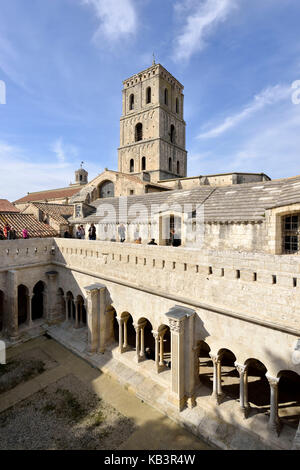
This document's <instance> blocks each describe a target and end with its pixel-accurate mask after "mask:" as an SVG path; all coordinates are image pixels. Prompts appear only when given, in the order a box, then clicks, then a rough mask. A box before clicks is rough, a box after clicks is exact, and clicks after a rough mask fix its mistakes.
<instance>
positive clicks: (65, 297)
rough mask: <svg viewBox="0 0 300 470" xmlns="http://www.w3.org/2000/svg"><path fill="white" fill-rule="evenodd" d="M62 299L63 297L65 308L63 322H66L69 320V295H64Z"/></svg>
mask: <svg viewBox="0 0 300 470" xmlns="http://www.w3.org/2000/svg"><path fill="white" fill-rule="evenodd" d="M64 299H65V309H66V318H65V322H67V321H68V320H69V297H68V296H67V295H65V296H64Z"/></svg>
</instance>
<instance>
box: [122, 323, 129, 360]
mask: <svg viewBox="0 0 300 470" xmlns="http://www.w3.org/2000/svg"><path fill="white" fill-rule="evenodd" d="M128 318H129V317H127V318H124V321H123V328H124V334H123V352H125V351H127V349H128V330H127V322H128Z"/></svg>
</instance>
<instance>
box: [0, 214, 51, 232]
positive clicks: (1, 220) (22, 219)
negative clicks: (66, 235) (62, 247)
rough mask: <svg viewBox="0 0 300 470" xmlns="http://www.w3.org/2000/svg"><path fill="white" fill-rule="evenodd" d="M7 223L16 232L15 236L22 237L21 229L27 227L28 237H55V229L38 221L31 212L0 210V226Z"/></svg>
mask: <svg viewBox="0 0 300 470" xmlns="http://www.w3.org/2000/svg"><path fill="white" fill-rule="evenodd" d="M6 223H8V224H9V225H10V227H13V228H14V229H15V231H16V232H17V237H18V238H22V230H23V229H24V228H27V230H28V233H29V237H30V238H40V237H43V238H44V237H55V236H57V231H56V230H54V229H53V228H52V227H50V225H48V224H44V223H43V222H39V221H38V220H36V219H35V217H34V216H33V215H31V214H21V213H18V212H0V227H1V228H2V229H3V227H4V225H5V224H6Z"/></svg>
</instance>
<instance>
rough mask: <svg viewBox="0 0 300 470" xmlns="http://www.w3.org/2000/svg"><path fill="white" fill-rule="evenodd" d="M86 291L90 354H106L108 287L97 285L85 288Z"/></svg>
mask: <svg viewBox="0 0 300 470" xmlns="http://www.w3.org/2000/svg"><path fill="white" fill-rule="evenodd" d="M85 290H86V292H87V326H88V350H89V352H90V353H95V352H101V353H104V351H105V329H106V318H105V309H106V286H105V285H103V284H98V283H95V284H92V285H90V286H87V287H85Z"/></svg>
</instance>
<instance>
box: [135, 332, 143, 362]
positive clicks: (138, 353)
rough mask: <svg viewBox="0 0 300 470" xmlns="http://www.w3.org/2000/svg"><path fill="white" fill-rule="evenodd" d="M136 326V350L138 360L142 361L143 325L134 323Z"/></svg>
mask: <svg viewBox="0 0 300 470" xmlns="http://www.w3.org/2000/svg"><path fill="white" fill-rule="evenodd" d="M133 326H134V329H135V333H136V336H135V351H136V357H135V359H136V362H140V361H141V356H140V348H141V346H140V332H141V325H133Z"/></svg>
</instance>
